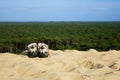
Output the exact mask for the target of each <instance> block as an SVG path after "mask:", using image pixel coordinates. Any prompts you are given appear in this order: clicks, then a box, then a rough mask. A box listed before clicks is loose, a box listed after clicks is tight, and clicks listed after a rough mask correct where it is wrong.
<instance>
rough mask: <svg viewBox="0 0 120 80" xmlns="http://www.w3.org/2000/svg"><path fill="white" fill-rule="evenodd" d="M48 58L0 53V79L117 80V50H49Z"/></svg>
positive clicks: (119, 61) (119, 66)
mask: <svg viewBox="0 0 120 80" xmlns="http://www.w3.org/2000/svg"><path fill="white" fill-rule="evenodd" d="M49 53H50V56H49V57H48V58H38V57H36V58H29V57H27V56H24V55H16V54H10V53H1V54H0V80H120V51H116V50H110V51H106V52H98V51H96V50H94V49H90V50H88V51H77V50H65V51H61V50H57V51H54V50H49Z"/></svg>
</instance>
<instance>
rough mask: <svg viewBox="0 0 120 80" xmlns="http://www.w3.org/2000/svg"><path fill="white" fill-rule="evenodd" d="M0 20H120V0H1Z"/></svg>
mask: <svg viewBox="0 0 120 80" xmlns="http://www.w3.org/2000/svg"><path fill="white" fill-rule="evenodd" d="M0 21H120V0H0Z"/></svg>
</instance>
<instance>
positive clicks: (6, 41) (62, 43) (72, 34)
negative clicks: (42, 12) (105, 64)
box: [0, 22, 120, 54]
mask: <svg viewBox="0 0 120 80" xmlns="http://www.w3.org/2000/svg"><path fill="white" fill-rule="evenodd" d="M31 42H44V43H46V44H48V45H49V48H50V49H54V50H57V49H61V50H64V49H77V50H88V49H90V48H94V49H96V50H99V51H106V50H109V49H116V50H120V22H0V52H13V53H18V54H19V53H20V52H21V51H23V50H25V48H26V46H27V45H28V44H29V43H31Z"/></svg>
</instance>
